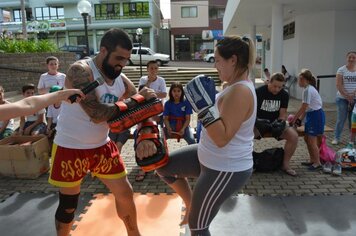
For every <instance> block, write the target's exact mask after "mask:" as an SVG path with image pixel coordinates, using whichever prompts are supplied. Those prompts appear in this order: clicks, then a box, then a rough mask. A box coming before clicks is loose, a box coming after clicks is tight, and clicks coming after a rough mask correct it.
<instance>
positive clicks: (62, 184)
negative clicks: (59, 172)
mask: <svg viewBox="0 0 356 236" xmlns="http://www.w3.org/2000/svg"><path fill="white" fill-rule="evenodd" d="M82 180H83V178H82V179H80V180H78V181H75V182H62V181H56V180H53V179H51V177H49V178H48V183H50V184H52V185H54V186H57V187H65V188H71V187H76V186H78V185H80V184H81V183H82Z"/></svg>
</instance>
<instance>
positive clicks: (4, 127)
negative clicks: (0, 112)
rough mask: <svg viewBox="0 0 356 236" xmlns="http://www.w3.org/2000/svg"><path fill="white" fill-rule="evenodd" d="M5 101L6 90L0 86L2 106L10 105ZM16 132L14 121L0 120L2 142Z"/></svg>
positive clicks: (0, 102) (0, 103)
mask: <svg viewBox="0 0 356 236" xmlns="http://www.w3.org/2000/svg"><path fill="white" fill-rule="evenodd" d="M9 103H10V102H8V101H6V100H5V90H4V88H3V87H2V86H0V105H3V104H9ZM13 132H14V119H9V120H0V140H1V139H3V138H6V137H9V136H11V135H12V133H13Z"/></svg>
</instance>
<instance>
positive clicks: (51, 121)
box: [46, 85, 63, 146]
mask: <svg viewBox="0 0 356 236" xmlns="http://www.w3.org/2000/svg"><path fill="white" fill-rule="evenodd" d="M62 89H63V88H62V87H61V86H58V85H54V86H52V87H51V88H50V90H49V92H50V93H53V92H57V91H60V90H62ZM61 104H62V102H61V101H60V102H57V103H55V104H53V105H50V106H48V109H47V131H46V132H47V137H48V140H49V141H50V144H52V140H53V138H54V135H55V134H56V125H57V119H58V115H59V112H60V111H61ZM50 146H52V145H50Z"/></svg>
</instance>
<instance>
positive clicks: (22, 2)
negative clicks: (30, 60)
mask: <svg viewBox="0 0 356 236" xmlns="http://www.w3.org/2000/svg"><path fill="white" fill-rule="evenodd" d="M21 20H22V35H23V39H25V40H26V39H27V29H26V11H25V0H21Z"/></svg>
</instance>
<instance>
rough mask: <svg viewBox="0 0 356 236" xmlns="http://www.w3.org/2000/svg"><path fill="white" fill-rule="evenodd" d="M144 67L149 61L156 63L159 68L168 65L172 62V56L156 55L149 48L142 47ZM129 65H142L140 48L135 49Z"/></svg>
mask: <svg viewBox="0 0 356 236" xmlns="http://www.w3.org/2000/svg"><path fill="white" fill-rule="evenodd" d="M141 57H142V58H141V60H142V65H146V64H147V62H149V61H156V62H157V64H158V65H159V66H161V65H164V64H167V63H168V62H169V61H170V56H169V55H167V54H162V53H156V52H154V51H153V50H152V49H150V48H147V47H141ZM128 64H129V65H140V54H139V48H138V47H133V48H132V53H131V58H130V60H129V62H128Z"/></svg>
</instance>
